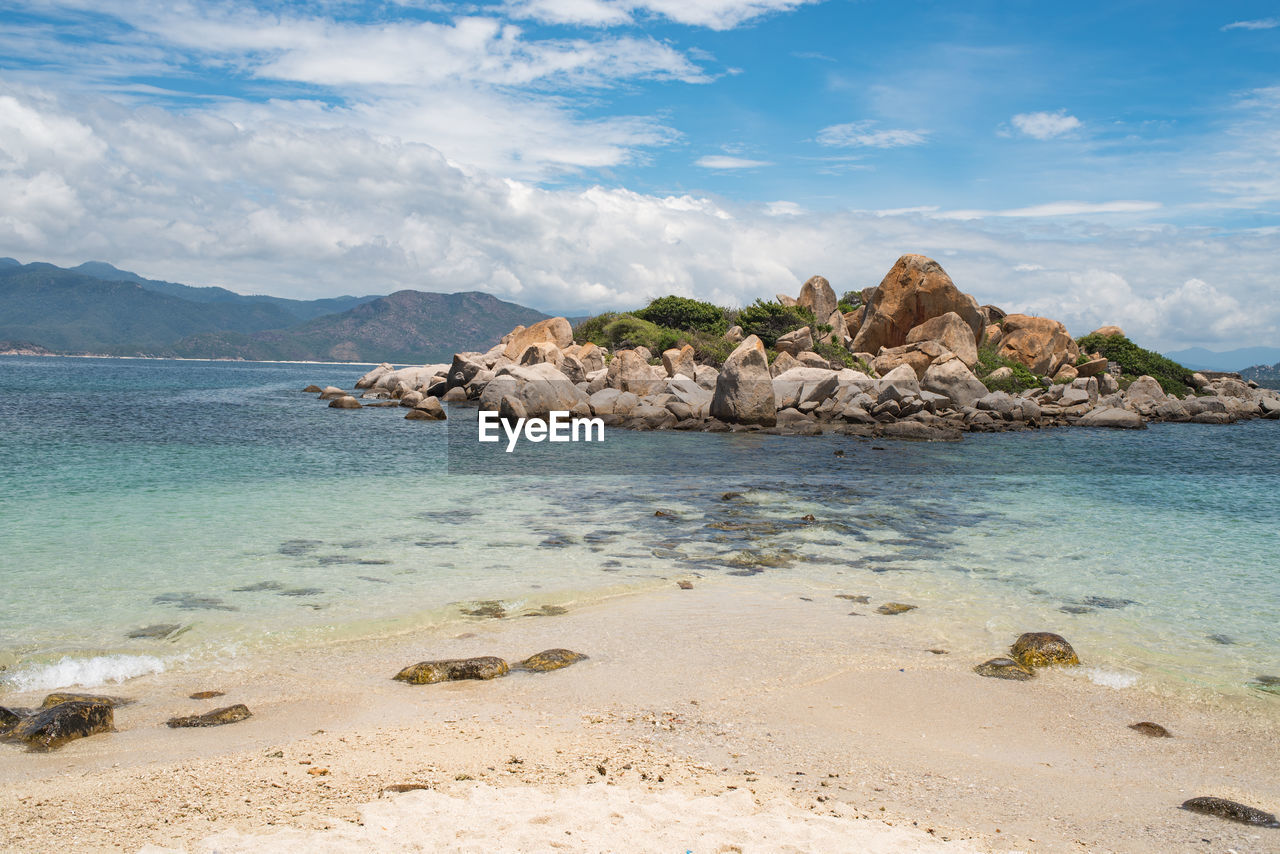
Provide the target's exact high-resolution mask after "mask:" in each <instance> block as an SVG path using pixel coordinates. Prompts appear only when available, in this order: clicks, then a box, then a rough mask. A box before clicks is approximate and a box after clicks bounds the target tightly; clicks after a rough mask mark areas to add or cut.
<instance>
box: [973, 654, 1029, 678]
mask: <svg viewBox="0 0 1280 854" xmlns="http://www.w3.org/2000/svg"><path fill="white" fill-rule="evenodd" d="M973 672H974V673H976V674H978V675H979V676H987V677H990V678H991V679H1013V680H1015V681H1018V682H1025V681H1026V680H1028V679H1034V678H1035V676H1036V674H1035V671H1033V670H1028V669H1027V668H1025V667H1023V666H1022V665H1021V664H1019V663H1018V662H1016V661H1014V660H1013V659H1012V658H992V659H989V660H987V661H984V662H982V663H981V664H979V665H978V666H977V667H975V668H973Z"/></svg>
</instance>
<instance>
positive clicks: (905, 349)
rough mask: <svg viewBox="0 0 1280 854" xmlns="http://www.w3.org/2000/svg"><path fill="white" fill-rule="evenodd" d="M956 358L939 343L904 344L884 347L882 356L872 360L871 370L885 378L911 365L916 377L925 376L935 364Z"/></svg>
mask: <svg viewBox="0 0 1280 854" xmlns="http://www.w3.org/2000/svg"><path fill="white" fill-rule="evenodd" d="M953 358H955V356H954V355H953V354H952V353H951V351H950V350H948V349H947V348H946V347H943V346H942V345H941V344H940V343H938V342H937V341H920V342H918V343H915V344H903V345H902V346H901V347H884V348H881V350H880V355H878V356H876V357H875V358H874V359H872V360H871V368H872V370H874V371H875V372H876V373H877V374H880V375H881V376H884V375H885V374H887V373H889V372H890V371H892V370H894V369H896V368H898V367H900V366H902V365H910V366H911V369H912V370H913V371H915V372H916V377H917V378H920V377H923V376H924V372H925V371H926V370H928V368H929V366H930V365H932V364H934V363H935V362H943V361H946V360H947V359H953Z"/></svg>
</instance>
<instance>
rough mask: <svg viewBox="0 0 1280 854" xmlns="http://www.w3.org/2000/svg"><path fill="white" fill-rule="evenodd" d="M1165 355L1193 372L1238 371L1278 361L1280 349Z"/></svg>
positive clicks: (1202, 350) (1200, 349)
mask: <svg viewBox="0 0 1280 854" xmlns="http://www.w3.org/2000/svg"><path fill="white" fill-rule="evenodd" d="M1165 355H1167V356H1168V357H1169V358H1170V359H1173V360H1174V361H1175V362H1180V363H1181V364H1183V365H1186V366H1187V367H1188V368H1191V369H1192V370H1195V371H1239V370H1242V369H1244V368H1247V367H1249V366H1250V365H1270V364H1272V363H1274V362H1278V361H1280V347H1244V348H1242V349H1239V350H1227V351H1226V352H1225V353H1216V352H1214V351H1213V350H1206V349H1205V348H1203V347H1192V348H1191V349H1190V350H1178V351H1176V352H1173V353H1166V354H1165Z"/></svg>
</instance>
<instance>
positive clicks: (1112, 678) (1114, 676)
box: [1084, 667, 1138, 688]
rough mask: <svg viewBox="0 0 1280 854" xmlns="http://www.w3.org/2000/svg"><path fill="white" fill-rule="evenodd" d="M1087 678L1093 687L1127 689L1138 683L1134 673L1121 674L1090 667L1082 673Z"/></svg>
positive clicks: (1115, 671)
mask: <svg viewBox="0 0 1280 854" xmlns="http://www.w3.org/2000/svg"><path fill="white" fill-rule="evenodd" d="M1084 674H1085V676H1088V677H1089V681H1090V682H1092V683H1093V684H1094V685H1102V686H1103V687H1106V688H1128V687H1130V686H1131V685H1133V684H1134V683H1135V682H1137V681H1138V675H1137V674H1136V673H1123V672H1121V671H1118V670H1103V669H1101V668H1098V667H1091V668H1089V669H1088V670H1086V671H1085V672H1084Z"/></svg>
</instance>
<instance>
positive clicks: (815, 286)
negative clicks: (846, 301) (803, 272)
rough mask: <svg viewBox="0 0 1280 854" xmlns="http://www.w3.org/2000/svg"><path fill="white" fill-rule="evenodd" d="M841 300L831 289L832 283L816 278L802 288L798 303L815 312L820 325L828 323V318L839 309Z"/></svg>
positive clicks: (797, 299) (814, 314)
mask: <svg viewBox="0 0 1280 854" xmlns="http://www.w3.org/2000/svg"><path fill="white" fill-rule="evenodd" d="M839 302H840V300H839V298H838V297H837V296H836V292H835V291H834V290H832V289H831V283H830V282H828V281H827V280H826V279H824V278H823V277H822V276H814V277H813V278H811V279H809V281H807V282H805V283H804V284H803V285H801V286H800V296H799V297H797V298H796V303H797V304H798V305H802V306H804V307H805V308H807V309H809V310H810V311H812V312H813V316H814V318H816V319H817V321H818V322H819V323H827V322H829V321H828V320H827V318H828V317H830V316H831V313H832V312H833V311H836V310H837V309H838V308H839Z"/></svg>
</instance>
